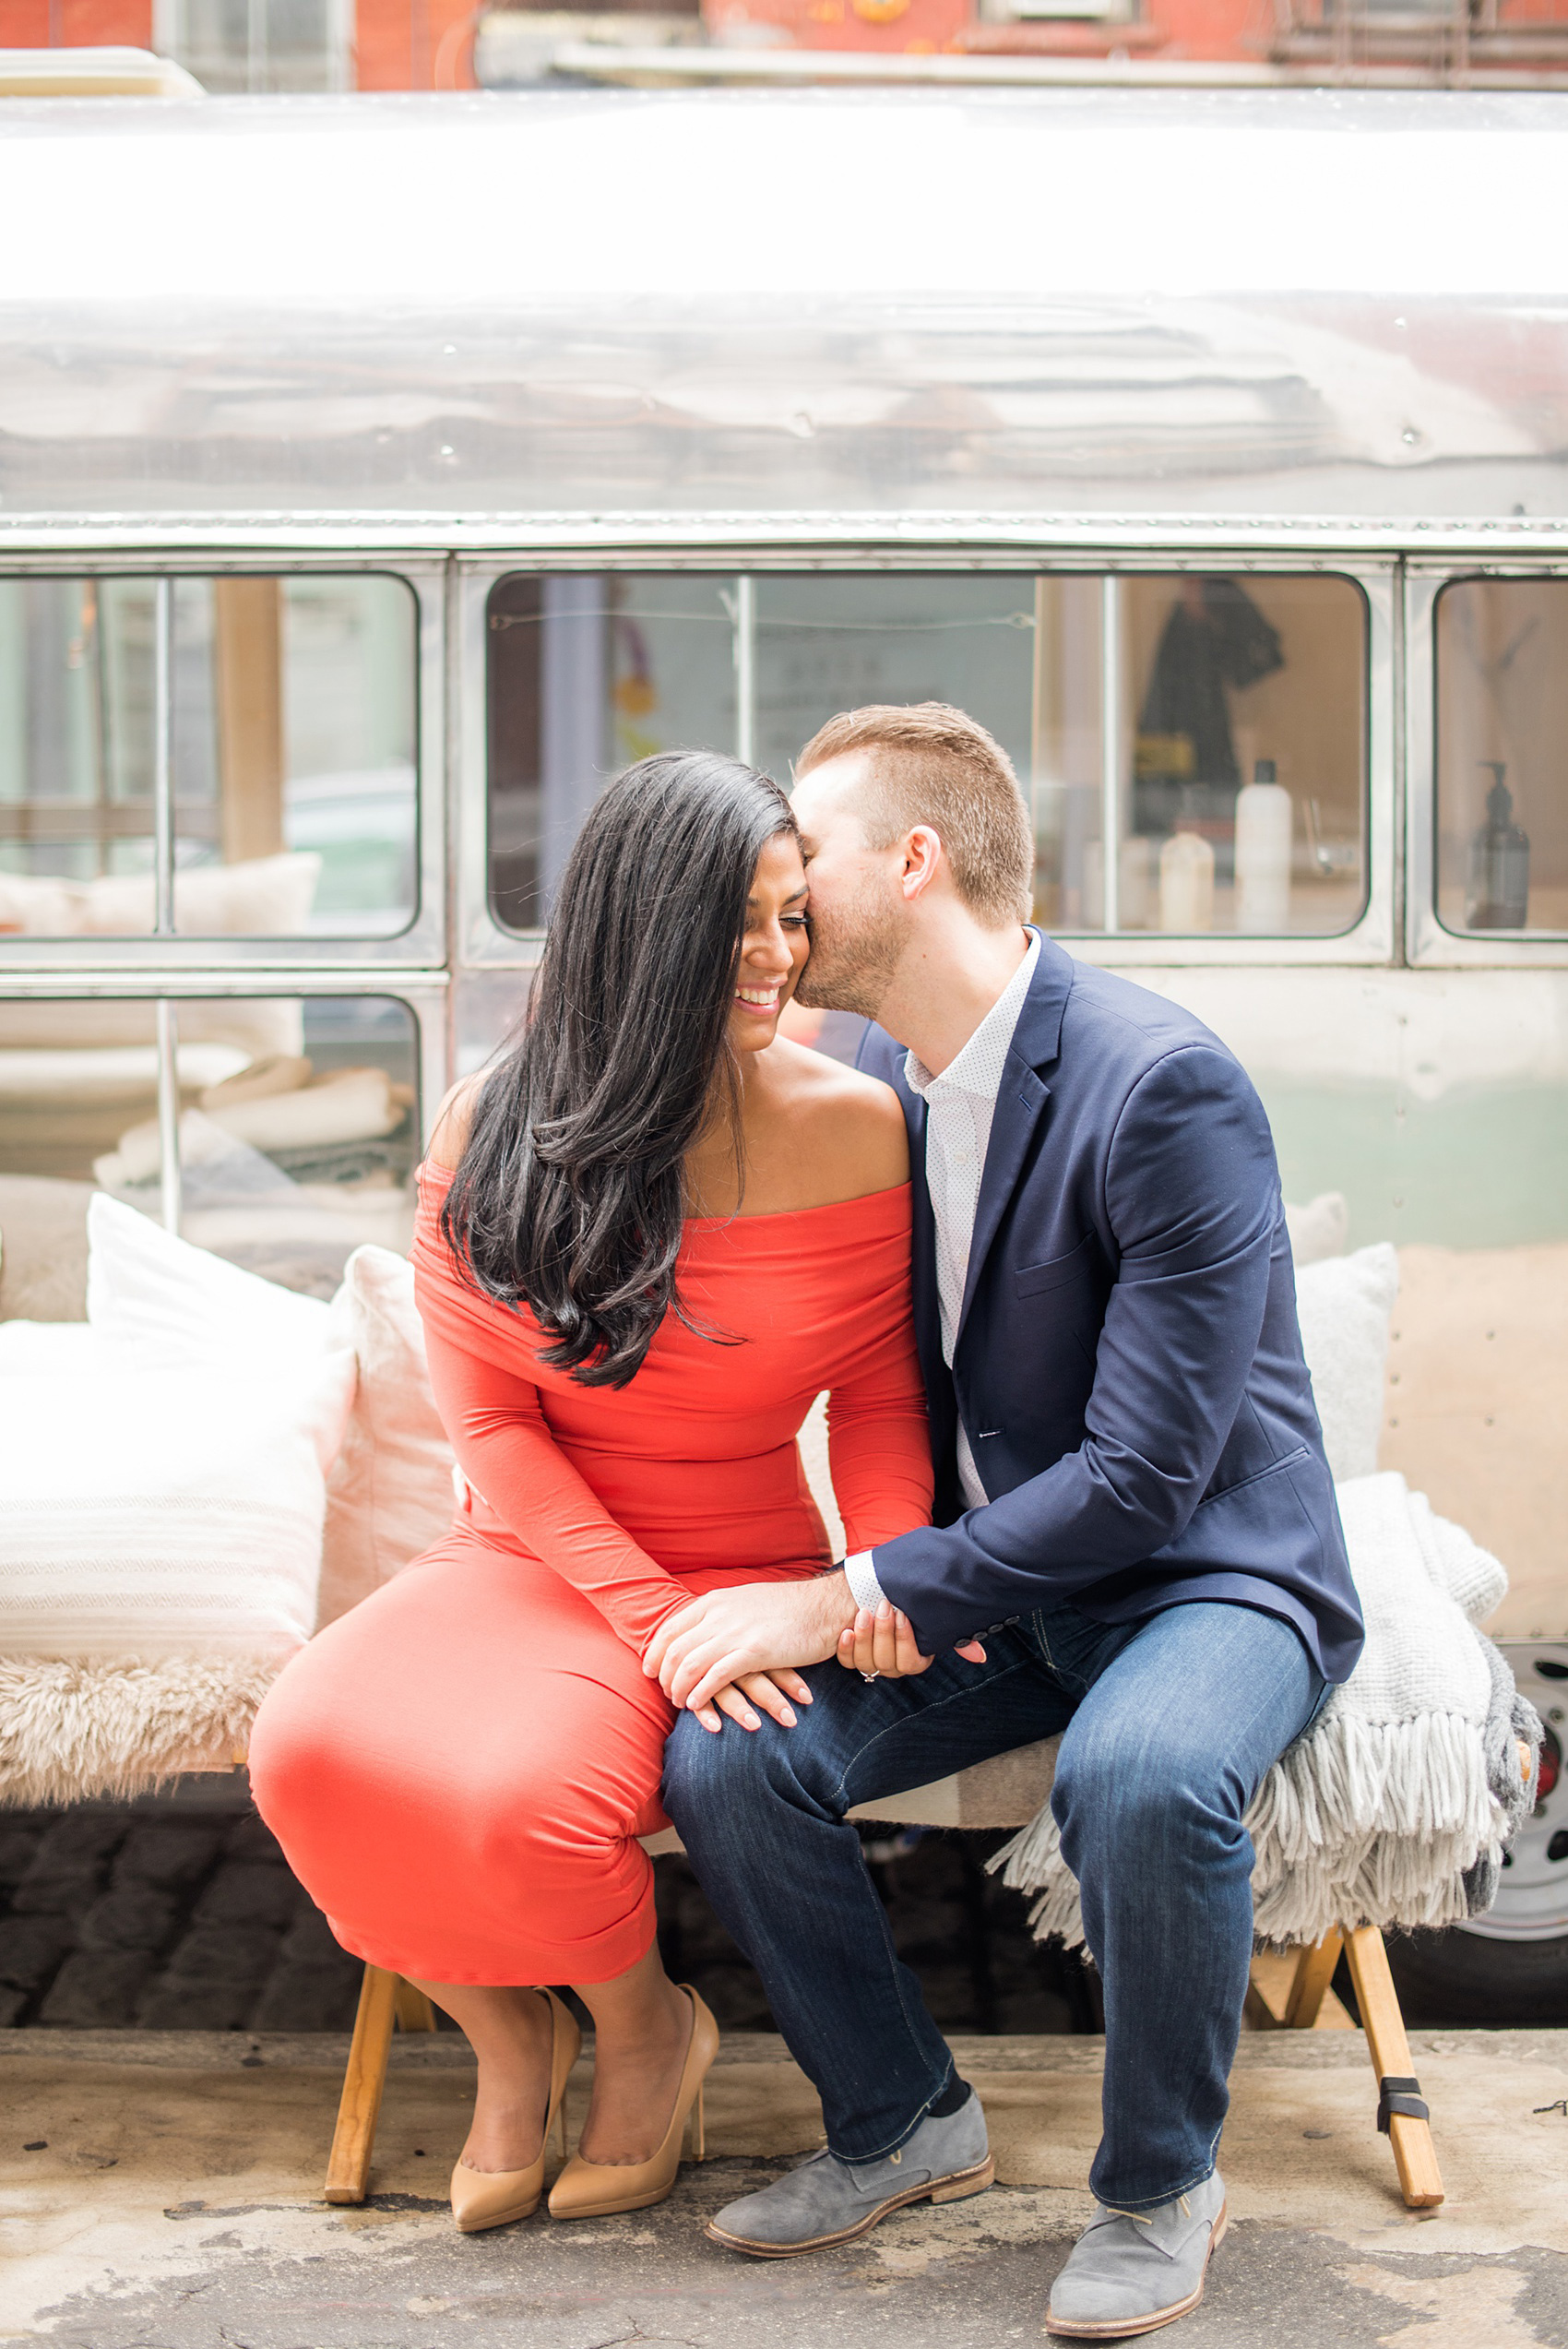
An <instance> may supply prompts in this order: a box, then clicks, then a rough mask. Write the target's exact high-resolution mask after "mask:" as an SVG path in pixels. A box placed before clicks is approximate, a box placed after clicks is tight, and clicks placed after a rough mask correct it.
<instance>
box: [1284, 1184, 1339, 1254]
mask: <svg viewBox="0 0 1568 2349" xmlns="http://www.w3.org/2000/svg"><path fill="white" fill-rule="evenodd" d="M1285 1228H1286V1230H1287V1231H1288V1232H1289V1234H1290V1253H1291V1255H1292V1257H1294V1258H1295V1260H1296V1269H1297V1270H1298V1271H1300V1270H1301V1266H1302V1265H1303V1264H1321V1263H1322V1261H1323V1259H1324V1257H1325V1256H1343V1255H1344V1253H1345V1243H1346V1241H1347V1240H1348V1238H1349V1236H1350V1203H1349V1201H1348V1198H1346V1197H1345V1194H1344V1192H1343V1191H1320V1192H1319V1193H1318V1195H1317V1197H1316V1198H1313V1199H1309V1200H1308V1201H1307V1203H1306V1205H1305V1207H1292V1206H1291V1204H1290V1202H1289V1199H1287V1200H1286V1202H1285Z"/></svg>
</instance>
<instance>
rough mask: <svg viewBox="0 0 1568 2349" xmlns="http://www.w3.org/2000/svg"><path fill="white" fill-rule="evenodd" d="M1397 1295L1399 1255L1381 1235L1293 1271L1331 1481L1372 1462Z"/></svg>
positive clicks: (1359, 1472)
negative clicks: (1366, 1244)
mask: <svg viewBox="0 0 1568 2349" xmlns="http://www.w3.org/2000/svg"><path fill="white" fill-rule="evenodd" d="M1398 1294H1399V1259H1398V1257H1397V1255H1396V1252H1395V1250H1394V1248H1393V1247H1392V1246H1391V1245H1390V1244H1389V1242H1388V1241H1386V1240H1383V1241H1380V1242H1379V1243H1378V1245H1377V1246H1375V1247H1370V1248H1358V1249H1356V1251H1355V1253H1354V1254H1353V1255H1351V1256H1338V1257H1329V1258H1325V1259H1324V1261H1323V1262H1322V1263H1321V1264H1308V1265H1303V1266H1302V1267H1301V1269H1300V1270H1299V1271H1298V1272H1297V1275H1296V1309H1297V1312H1298V1314H1299V1315H1300V1318H1301V1344H1302V1348H1303V1350H1304V1351H1305V1353H1306V1357H1307V1368H1308V1369H1309V1370H1310V1371H1311V1373H1312V1379H1313V1395H1314V1397H1315V1398H1316V1401H1317V1411H1318V1417H1319V1419H1320V1420H1321V1421H1322V1423H1323V1441H1324V1450H1325V1451H1326V1452H1327V1454H1328V1465H1329V1468H1330V1470H1331V1471H1332V1473H1333V1475H1334V1479H1335V1482H1336V1484H1343V1483H1344V1482H1346V1481H1347V1480H1348V1478H1350V1477H1352V1476H1371V1475H1372V1473H1374V1472H1375V1470H1376V1468H1377V1441H1378V1436H1379V1433H1380V1431H1381V1429H1382V1425H1383V1382H1384V1371H1385V1369H1386V1367H1387V1363H1388V1324H1389V1317H1390V1315H1391V1314H1392V1312H1393V1310H1394V1300H1395V1298H1396V1296H1397V1295H1398Z"/></svg>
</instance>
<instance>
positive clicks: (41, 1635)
mask: <svg viewBox="0 0 1568 2349" xmlns="http://www.w3.org/2000/svg"><path fill="white" fill-rule="evenodd" d="M73 1334H76V1335H78V1336H79V1337H80V1338H81V1340H82V1341H83V1343H82V1345H81V1347H80V1348H79V1349H78V1358H77V1361H75V1362H74V1363H72V1364H70V1365H69V1366H63V1365H62V1363H61V1360H60V1348H59V1343H58V1333H57V1332H56V1331H53V1330H52V1331H51V1332H50V1339H51V1343H50V1345H49V1346H48V1347H46V1348H42V1349H40V1350H39V1356H38V1358H37V1359H33V1360H30V1359H29V1358H28V1355H27V1350H26V1349H25V1347H18V1346H17V1345H16V1344H14V1343H13V1344H12V1345H11V1346H9V1347H8V1348H7V1349H6V1351H5V1353H4V1354H3V1355H0V1419H3V1423H4V1425H5V1428H6V1446H5V1452H4V1460H3V1464H0V1655H5V1656H6V1657H11V1658H20V1657H30V1656H49V1657H55V1658H60V1657H71V1658H86V1659H92V1660H100V1661H113V1660H123V1659H126V1658H130V1657H135V1658H137V1660H139V1661H141V1662H144V1663H147V1662H152V1661H155V1660H157V1659H159V1658H162V1657H168V1656H172V1655H181V1654H195V1655H198V1656H201V1657H211V1656H222V1655H244V1656H245V1657H247V1658H253V1659H265V1660H268V1661H276V1662H278V1663H281V1662H282V1661H283V1660H284V1659H285V1658H286V1657H287V1656H289V1655H290V1654H291V1653H292V1651H294V1650H295V1649H296V1648H298V1647H300V1646H301V1645H303V1642H304V1640H306V1639H308V1637H309V1636H310V1631H311V1628H312V1625H313V1623H314V1622H315V1607H316V1585H317V1581H318V1579H319V1573H320V1562H321V1526H322V1518H323V1515H324V1512H325V1508H326V1501H327V1486H326V1474H325V1471H326V1468H327V1465H328V1464H329V1463H330V1460H331V1456H332V1453H333V1451H334V1450H335V1449H336V1446H337V1442H338V1440H339V1435H340V1432H341V1427H342V1424H343V1421H344V1420H345V1418H346V1417H347V1414H348V1404H349V1399H350V1392H351V1381H352V1357H351V1356H350V1355H348V1354H343V1353H339V1354H338V1355H336V1356H327V1355H322V1356H318V1357H317V1363H316V1368H315V1377H309V1376H304V1377H302V1376H301V1375H300V1373H299V1372H298V1371H295V1370H285V1369H282V1368H279V1367H278V1366H276V1365H274V1366H273V1367H271V1368H270V1369H264V1370H261V1371H259V1372H256V1373H252V1374H246V1373H244V1372H231V1373H230V1374H228V1375H219V1374H218V1373H216V1372H215V1371H214V1369H213V1368H212V1366H211V1365H209V1364H201V1365H191V1366H188V1367H186V1368H184V1369H178V1370H176V1369H171V1368H169V1367H167V1366H166V1365H160V1366H159V1367H157V1368H148V1369H140V1370H138V1369H137V1367H136V1365H135V1364H134V1362H133V1361H132V1360H131V1359H129V1358H128V1357H127V1356H126V1355H125V1354H124V1353H123V1352H122V1350H121V1349H120V1348H118V1347H115V1346H112V1345H109V1344H107V1343H106V1342H105V1341H104V1340H103V1339H101V1337H99V1336H98V1335H97V1334H96V1332H95V1331H93V1330H91V1329H90V1328H87V1327H85V1326H83V1325H79V1324H78V1325H77V1328H76V1330H75V1331H74V1333H73ZM329 1365H333V1366H334V1367H335V1371H336V1375H335V1376H331V1377H329V1376H328V1375H327V1372H328V1366H329Z"/></svg>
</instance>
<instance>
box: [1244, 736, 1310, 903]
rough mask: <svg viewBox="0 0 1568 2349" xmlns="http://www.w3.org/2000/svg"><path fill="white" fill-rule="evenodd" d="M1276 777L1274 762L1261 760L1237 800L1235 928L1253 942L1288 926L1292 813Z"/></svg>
mask: <svg viewBox="0 0 1568 2349" xmlns="http://www.w3.org/2000/svg"><path fill="white" fill-rule="evenodd" d="M1274 774H1275V768H1274V761H1273V759H1272V758H1260V759H1259V760H1258V761H1257V762H1256V764H1255V765H1254V767H1253V781H1251V782H1250V783H1249V784H1248V785H1247V786H1246V789H1245V790H1244V791H1239V792H1238V793H1237V794H1236V927H1237V929H1238V930H1241V931H1244V932H1246V933H1247V934H1248V935H1249V936H1253V937H1259V936H1267V935H1268V934H1270V933H1273V934H1275V935H1278V934H1280V933H1282V932H1284V931H1286V930H1288V929H1289V926H1290V841H1291V836H1292V834H1293V832H1294V830H1295V811H1294V809H1293V808H1292V807H1291V805H1290V794H1289V792H1288V791H1286V790H1285V789H1284V788H1283V787H1282V785H1280V784H1279V783H1277V782H1276V781H1275V780H1274Z"/></svg>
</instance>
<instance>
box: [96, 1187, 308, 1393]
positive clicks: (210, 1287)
mask: <svg viewBox="0 0 1568 2349" xmlns="http://www.w3.org/2000/svg"><path fill="white" fill-rule="evenodd" d="M87 1238H88V1267H87V1318H88V1320H89V1323H90V1324H91V1326H92V1328H93V1329H94V1330H97V1332H98V1334H99V1336H100V1337H101V1338H103V1339H104V1340H105V1341H107V1342H108V1343H110V1344H111V1345H115V1346H122V1347H125V1348H126V1349H128V1350H129V1353H130V1354H131V1355H132V1356H133V1357H134V1359H135V1361H136V1363H137V1365H138V1366H140V1367H143V1368H146V1367H148V1366H149V1365H155V1364H156V1365H160V1366H163V1367H168V1368H173V1369H184V1368H190V1367H191V1366H192V1365H196V1364H198V1363H208V1364H210V1365H212V1367H213V1368H214V1369H215V1370H218V1371H220V1372H227V1371H244V1370H247V1369H254V1367H255V1356H256V1354H257V1353H258V1352H259V1353H260V1354H261V1355H262V1356H263V1357H264V1358H266V1359H267V1360H268V1361H273V1360H276V1359H278V1358H279V1357H282V1358H284V1359H285V1360H291V1361H296V1362H300V1363H303V1364H311V1365H313V1364H315V1362H316V1361H317V1360H318V1359H319V1357H320V1356H321V1355H322V1354H323V1353H326V1352H327V1349H328V1348H329V1347H333V1346H335V1347H337V1348H346V1347H347V1346H348V1344H349V1338H348V1333H347V1330H346V1328H345V1327H344V1325H343V1322H342V1319H341V1317H340V1316H339V1318H337V1319H336V1320H335V1318H334V1315H333V1309H332V1307H331V1306H326V1305H323V1304H322V1302H321V1300H320V1298H319V1297H304V1296H300V1295H298V1294H296V1292H295V1291H294V1290H292V1289H282V1288H279V1286H278V1285H277V1283H276V1282H272V1281H260V1280H258V1279H257V1278H256V1276H255V1273H254V1272H242V1271H241V1270H240V1268H239V1266H238V1265H235V1264H227V1263H225V1262H224V1260H223V1258H221V1257H220V1256H211V1255H209V1254H208V1251H207V1249H205V1248H195V1247H192V1246H189V1245H188V1243H187V1242H185V1241H184V1240H178V1239H176V1238H175V1237H174V1235H173V1234H172V1233H171V1232H165V1231H164V1229H163V1227H162V1226H161V1224H158V1223H154V1222H152V1221H151V1219H150V1217H148V1216H146V1215H143V1214H141V1213H140V1212H139V1211H138V1210H137V1209H136V1208H133V1207H126V1206H125V1204H124V1203H123V1202H122V1201H121V1200H119V1199H112V1198H107V1197H106V1196H105V1194H104V1193H103V1192H101V1191H95V1192H94V1194H93V1196H92V1198H90V1199H89V1202H88V1210H87Z"/></svg>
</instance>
